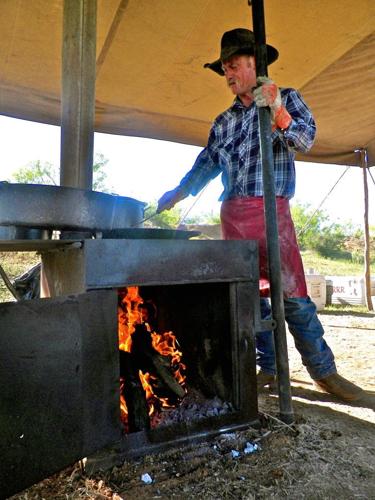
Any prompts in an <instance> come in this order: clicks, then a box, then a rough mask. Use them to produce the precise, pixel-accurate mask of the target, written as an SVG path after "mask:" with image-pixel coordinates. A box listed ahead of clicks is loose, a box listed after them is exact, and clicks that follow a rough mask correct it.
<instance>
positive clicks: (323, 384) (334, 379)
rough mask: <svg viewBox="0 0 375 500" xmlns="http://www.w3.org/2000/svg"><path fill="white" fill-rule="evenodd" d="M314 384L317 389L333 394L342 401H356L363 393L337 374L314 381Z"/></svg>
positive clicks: (356, 386)
mask: <svg viewBox="0 0 375 500" xmlns="http://www.w3.org/2000/svg"><path fill="white" fill-rule="evenodd" d="M314 382H315V384H316V385H317V386H318V388H319V389H322V390H323V391H324V392H329V393H330V394H334V395H335V396H337V397H338V398H340V399H342V400H344V401H356V400H357V399H359V398H360V397H361V396H362V394H363V392H364V391H363V389H361V387H359V386H358V385H355V384H353V383H352V382H349V380H346V379H345V378H344V377H341V375H339V374H338V373H333V374H332V375H328V377H324V378H321V379H320V380H314Z"/></svg>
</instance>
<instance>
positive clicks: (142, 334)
mask: <svg viewBox="0 0 375 500" xmlns="http://www.w3.org/2000/svg"><path fill="white" fill-rule="evenodd" d="M131 352H132V354H133V355H134V358H135V359H136V364H137V366H138V367H139V369H140V370H142V371H143V372H148V373H150V375H153V376H154V377H155V378H156V379H157V381H158V383H159V384H162V385H163V386H164V387H166V388H168V389H169V390H170V391H171V392H172V393H173V394H175V395H176V396H177V397H178V398H183V397H184V396H185V390H184V388H183V387H181V385H180V384H179V383H178V382H177V380H176V379H175V378H174V375H173V370H172V368H171V365H170V359H169V358H168V356H163V355H162V354H159V353H158V352H157V351H156V350H155V349H154V347H153V346H152V337H151V333H150V332H149V331H148V330H147V328H146V325H145V324H140V325H136V327H135V331H134V333H133V334H132V350H131Z"/></svg>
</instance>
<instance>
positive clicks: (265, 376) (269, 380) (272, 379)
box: [257, 370, 276, 391]
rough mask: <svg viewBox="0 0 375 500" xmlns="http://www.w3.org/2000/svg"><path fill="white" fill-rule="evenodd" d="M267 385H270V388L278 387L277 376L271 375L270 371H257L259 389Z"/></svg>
mask: <svg viewBox="0 0 375 500" xmlns="http://www.w3.org/2000/svg"><path fill="white" fill-rule="evenodd" d="M267 385H268V386H269V387H270V389H271V388H275V387H276V376H275V375H271V374H270V373H265V372H262V370H260V371H259V372H258V373H257V387H258V391H261V390H262V389H264V388H265V387H266V386H267Z"/></svg>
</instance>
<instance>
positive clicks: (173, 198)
mask: <svg viewBox="0 0 375 500" xmlns="http://www.w3.org/2000/svg"><path fill="white" fill-rule="evenodd" d="M184 198H186V194H185V193H184V192H183V191H182V189H181V188H180V187H176V188H175V189H172V190H171V191H167V192H166V193H164V194H163V196H162V197H161V198H160V200H159V201H158V208H157V211H156V212H157V213H158V214H160V212H163V211H164V210H170V209H171V208H173V207H174V206H175V205H176V203H178V202H179V201H181V200H183V199H184Z"/></svg>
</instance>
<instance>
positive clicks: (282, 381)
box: [251, 0, 294, 423]
mask: <svg viewBox="0 0 375 500" xmlns="http://www.w3.org/2000/svg"><path fill="white" fill-rule="evenodd" d="M251 6H252V14H253V30H254V37H255V62H256V72H257V76H267V74H268V73H267V47H266V33H265V20H264V7H263V0H252V1H251ZM258 113H259V136H260V151H261V158H262V175H263V196H264V212H265V222H266V235H267V255H268V270H269V278H270V288H271V306H272V316H273V319H274V320H275V321H276V329H275V330H274V335H275V352H276V365H277V380H278V390H279V408H280V418H281V419H282V420H283V421H284V422H286V423H291V422H293V420H294V415H293V408H292V396H291V389H290V379H289V362H288V347H287V341H286V329H285V314H284V299H283V290H282V281H281V260H280V248H279V239H278V234H279V233H278V224H277V211H276V196H275V178H274V162H273V150H272V139H271V134H272V129H271V116H270V110H269V108H259V110H258Z"/></svg>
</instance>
